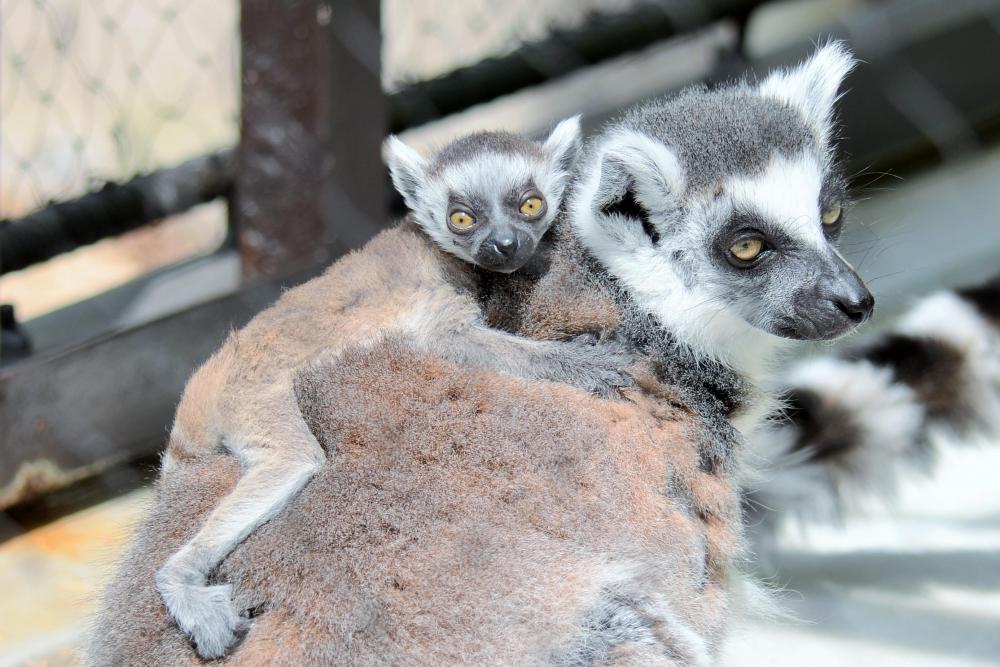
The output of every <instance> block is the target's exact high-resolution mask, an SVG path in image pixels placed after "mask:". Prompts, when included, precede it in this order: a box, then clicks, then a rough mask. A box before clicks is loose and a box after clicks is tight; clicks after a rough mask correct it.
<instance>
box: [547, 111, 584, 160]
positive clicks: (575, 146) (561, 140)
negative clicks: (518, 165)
mask: <svg viewBox="0 0 1000 667" xmlns="http://www.w3.org/2000/svg"><path fill="white" fill-rule="evenodd" d="M582 141H583V140H582V138H581V133H580V116H579V114H577V115H576V116H572V117H570V118H567V119H566V120H564V121H560V123H559V124H558V125H556V126H555V128H554V129H553V130H552V133H551V134H549V136H548V138H547V139H546V140H545V143H544V144H543V145H542V149H543V150H544V151H545V153H546V154H547V155H548V156H549V157H550V158H551V159H552V160H553V162H554V163H555V164H557V165H558V166H559V167H560V168H561V169H562V170H563V171H565V172H569V171H571V170H572V169H573V163H574V162H576V156H577V155H578V154H579V152H580V145H581V144H582Z"/></svg>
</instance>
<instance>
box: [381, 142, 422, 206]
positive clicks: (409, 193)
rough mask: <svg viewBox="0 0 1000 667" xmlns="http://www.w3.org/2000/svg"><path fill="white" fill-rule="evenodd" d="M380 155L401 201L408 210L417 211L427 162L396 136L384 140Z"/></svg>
mask: <svg viewBox="0 0 1000 667" xmlns="http://www.w3.org/2000/svg"><path fill="white" fill-rule="evenodd" d="M382 153H383V156H384V158H385V163H386V164H387V165H389V173H390V174H391V175H392V185H393V186H394V187H395V188H396V190H398V191H399V194H401V195H403V201H405V202H406V205H407V206H408V207H409V208H410V210H412V211H415V210H417V209H418V208H419V207H420V187H421V185H422V184H423V183H424V182H425V181H426V177H427V160H425V159H424V158H423V156H421V155H420V153H418V152H417V151H415V150H413V149H412V148H410V147H409V146H407V145H406V144H404V143H403V141H402V140H401V139H400V138H399V137H397V136H396V135H391V136H390V137H389V138H388V139H386V141H385V146H384V147H383V150H382Z"/></svg>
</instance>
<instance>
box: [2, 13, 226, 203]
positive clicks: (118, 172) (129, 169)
mask: <svg viewBox="0 0 1000 667" xmlns="http://www.w3.org/2000/svg"><path fill="white" fill-rule="evenodd" d="M238 9H239V7H238V3H237V2H235V0H232V1H230V2H197V1H196V0H162V1H155V0H88V1H87V2H72V1H68V0H5V1H4V2H2V3H0V25H2V26H3V40H2V41H0V86H2V88H0V114H2V122H3V133H2V139H0V217H13V216H17V215H21V214H24V213H26V212H28V211H29V210H31V209H33V208H35V207H37V206H39V205H40V204H43V203H45V202H46V201H48V200H52V199H62V198H65V197H68V196H73V195H76V194H80V193H82V192H84V191H85V190H87V189H88V187H90V186H92V185H93V184H95V183H96V182H100V181H104V180H109V179H116V180H117V179H123V178H127V177H129V176H132V175H134V174H135V173H137V172H139V171H145V170H149V169H153V168H156V167H158V166H162V165H166V164H170V163H173V162H178V161H180V160H183V159H185V158H189V157H192V156H194V155H198V154H201V153H205V152H208V151H209V150H212V149H214V148H217V147H220V146H224V145H229V144H232V143H234V142H235V141H236V137H237V127H238V123H237V109H238V106H237V105H238V85H239V78H238V62H239V60H238V58H239V49H238V30H237V21H238Z"/></svg>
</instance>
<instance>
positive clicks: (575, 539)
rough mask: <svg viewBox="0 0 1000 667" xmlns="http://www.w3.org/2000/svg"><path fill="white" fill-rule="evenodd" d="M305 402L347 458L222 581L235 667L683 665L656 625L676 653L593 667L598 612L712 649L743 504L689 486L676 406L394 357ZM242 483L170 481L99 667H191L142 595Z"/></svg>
mask: <svg viewBox="0 0 1000 667" xmlns="http://www.w3.org/2000/svg"><path fill="white" fill-rule="evenodd" d="M646 388H647V389H651V390H654V393H655V390H656V389H657V388H656V387H655V386H651V385H647V387H646ZM298 394H299V399H300V404H301V405H302V406H303V410H304V414H305V416H306V419H307V422H308V423H309V424H310V427H311V428H312V429H313V431H314V432H315V433H316V435H317V437H318V438H319V440H320V441H321V442H322V443H323V445H324V448H325V449H327V451H330V452H336V455H335V456H332V457H331V459H330V462H328V463H327V464H326V465H325V466H324V467H323V469H322V470H321V471H320V473H319V474H318V475H317V476H316V478H315V479H313V480H312V482H311V483H310V484H309V486H308V487H306V489H305V490H304V491H303V493H302V494H301V495H300V496H299V497H298V498H297V499H296V500H295V501H293V503H292V504H291V505H290V506H289V507H288V508H286V510H285V511H284V512H283V513H282V514H281V515H279V517H277V518H276V519H274V520H273V521H271V522H270V523H269V524H267V525H265V526H264V527H263V528H261V529H260V530H258V531H257V532H256V533H254V534H253V535H251V536H250V538H248V539H247V540H246V542H244V543H243V544H242V545H240V546H239V547H238V548H237V549H236V551H235V552H234V553H233V554H232V555H231V556H230V557H229V558H228V559H227V560H226V561H225V562H224V563H223V565H222V567H221V569H220V572H219V573H218V578H219V579H220V580H226V581H229V582H232V583H234V584H236V587H235V588H236V590H237V591H238V597H237V599H236V603H237V605H238V606H239V608H247V609H256V617H255V618H254V620H253V624H252V627H251V630H250V632H249V634H248V636H247V637H246V638H245V640H244V641H243V642H242V644H241V645H240V646H238V647H237V648H236V649H235V651H234V652H233V653H232V654H231V655H230V656H229V657H228V658H227V659H226V664H234V665H258V664H278V665H296V666H298V665H323V664H536V663H552V662H556V663H558V662H563V663H564V664H587V663H590V662H604V661H611V660H613V659H615V658H616V656H617V657H618V658H621V659H622V660H623V661H624V663H623V664H631V660H632V659H633V658H635V656H646V658H643V659H644V660H646V659H649V656H650V655H651V656H653V657H654V658H655V659H656V661H655V663H654V664H674V663H675V662H676V663H677V664H685V663H686V662H688V661H690V659H691V656H686V655H684V654H683V651H682V650H681V649H678V648H677V646H681V647H683V646H684V642H683V641H681V642H679V643H678V642H673V643H672V638H673V639H676V637H674V635H673V634H672V633H676V632H677V627H676V625H675V624H672V623H669V622H666V621H665V620H664V619H663V618H650V619H648V620H649V623H650V627H651V628H652V629H653V631H654V633H655V634H656V635H657V636H659V637H662V639H663V641H664V646H666V647H667V648H664V647H653V648H650V647H649V646H645V645H631V646H630V645H628V644H627V643H626V644H621V645H617V646H609V647H607V650H603V649H602V648H601V647H597V652H596V653H595V652H594V651H592V650H591V649H592V648H593V647H590V648H588V645H587V643H586V642H588V641H589V637H588V632H589V630H588V628H592V627H594V626H595V623H594V622H592V621H593V619H592V618H591V617H592V615H593V614H594V610H595V609H602V608H603V607H602V605H604V604H605V602H606V601H607V599H609V598H613V599H617V598H616V596H617V597H628V596H630V595H631V596H633V597H635V598H637V599H638V598H642V596H643V595H646V596H663V599H664V600H665V601H666V606H667V607H668V608H669V609H671V610H672V611H673V613H675V614H676V617H677V618H676V619H674V620H675V621H677V620H679V621H680V622H681V623H682V624H684V625H686V626H687V627H689V628H691V629H693V630H694V631H696V632H697V633H698V634H700V635H702V636H703V637H705V638H706V639H707V640H708V641H709V642H713V641H714V640H716V639H717V638H718V636H719V634H720V632H721V630H722V624H723V622H724V621H723V619H724V618H725V614H724V613H723V612H724V609H725V606H726V596H725V581H724V579H725V563H727V562H728V560H729V558H730V556H731V554H732V552H733V549H734V548H735V546H736V541H737V539H738V535H737V531H738V516H737V513H738V509H737V503H736V498H735V496H734V494H733V492H732V487H731V485H730V484H729V483H728V482H727V481H726V480H724V479H720V478H717V477H715V476H714V475H712V474H710V473H706V472H702V471H700V470H699V469H698V466H697V459H698V453H697V451H696V448H695V446H694V444H693V442H694V441H695V440H696V438H695V437H693V434H692V429H694V428H696V424H697V420H696V419H694V418H692V416H691V415H690V414H688V413H687V412H686V411H685V410H684V409H683V407H680V408H678V407H675V401H674V400H673V398H672V397H670V396H669V395H668V396H666V398H668V399H670V400H662V399H658V398H655V397H654V395H653V393H649V392H644V391H639V390H636V391H632V392H630V397H631V399H632V400H633V401H635V402H625V401H617V402H614V401H603V400H599V399H596V398H593V397H591V396H589V395H587V394H585V393H584V392H581V391H579V390H576V389H573V388H570V387H567V386H562V385H557V384H553V383H541V382H526V381H521V380H517V379H514V378H511V377H509V376H504V375H501V374H496V373H489V372H477V371H469V370H467V369H462V368H459V367H455V366H450V365H447V364H445V363H443V362H441V361H439V360H437V359H435V358H433V357H430V356H424V355H419V354H417V353H415V352H414V351H413V350H412V349H411V348H409V347H408V346H407V345H406V344H405V343H404V342H402V341H399V340H388V341H383V342H381V343H379V344H378V345H376V346H374V347H369V348H367V349H363V350H362V349H355V350H349V351H348V352H346V353H345V355H344V356H343V357H342V358H341V359H340V360H339V361H337V362H336V363H334V364H332V365H327V366H317V367H315V368H312V369H309V370H308V371H306V372H305V373H303V374H302V376H301V377H300V380H299V384H298ZM236 475H237V469H236V465H235V463H234V462H233V461H232V460H231V459H230V458H229V457H225V456H222V455H217V456H210V457H205V458H203V459H201V460H197V461H191V462H188V463H186V464H184V465H182V466H178V467H177V468H176V469H175V471H174V474H172V475H171V476H168V477H167V478H165V479H163V480H161V482H160V488H159V494H158V497H157V500H156V503H155V506H154V508H153V511H152V512H151V514H150V516H149V517H148V518H147V520H146V522H145V523H144V524H143V526H142V527H141V529H140V532H139V535H138V538H137V541H136V543H135V545H134V546H133V549H132V552H131V554H130V555H129V556H127V557H126V566H125V569H124V570H123V571H122V572H121V573H120V574H119V576H118V577H117V579H116V581H115V583H114V584H113V586H112V588H111V589H110V590H109V592H108V596H107V601H106V604H107V609H108V611H106V612H105V613H103V614H102V616H101V625H100V627H99V628H98V629H97V632H96V633H95V635H94V636H95V637H96V638H97V639H98V641H96V642H95V643H94V644H93V646H92V647H91V653H90V656H89V662H90V664H95V665H97V664H100V665H120V664H129V665H137V664H150V665H154V664H155V665H185V664H192V665H193V664H200V663H199V662H198V660H197V659H196V658H195V657H194V654H193V651H192V650H191V648H190V647H189V646H188V644H187V642H186V641H185V639H184V638H183V636H182V635H181V634H180V632H179V631H178V630H177V629H176V628H175V627H174V626H173V624H172V623H171V622H170V620H169V619H168V618H167V616H166V614H165V612H164V610H163V608H162V604H161V603H160V600H159V597H158V595H157V594H156V591H155V589H154V587H153V577H152V574H153V572H154V571H155V569H156V567H157V566H158V565H159V564H160V562H161V561H162V559H163V558H164V556H165V555H166V554H167V553H169V552H170V551H171V550H172V549H174V548H176V546H177V545H178V544H180V543H181V542H182V541H183V540H184V539H186V537H187V536H188V535H187V533H189V532H191V531H192V530H194V529H195V528H196V527H197V525H198V519H199V517H200V516H202V515H203V513H204V512H206V511H208V510H209V509H210V508H211V506H212V505H213V499H217V498H218V497H219V496H221V495H223V494H225V493H226V492H227V491H228V489H229V485H231V484H233V483H234V482H235V479H236ZM646 602H649V601H648V600H647V601H646ZM639 604H640V606H641V604H646V603H643V602H642V601H641V600H640V601H639ZM648 608H649V609H656V608H658V607H657V605H656V604H654V603H650V604H649V605H648ZM588 619H590V620H588ZM597 625H599V623H597ZM670 646H673V648H670ZM602 651H603V652H602ZM629 656H632V658H629ZM635 659H638V658H635Z"/></svg>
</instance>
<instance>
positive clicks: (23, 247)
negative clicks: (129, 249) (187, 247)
mask: <svg viewBox="0 0 1000 667" xmlns="http://www.w3.org/2000/svg"><path fill="white" fill-rule="evenodd" d="M233 159H234V151H233V150H232V149H229V150H224V151H220V152H218V153H214V154H211V155H204V156H201V157H197V158H194V159H192V160H188V161H187V162H184V163H182V164H180V165H177V166H176V167H170V168H167V169H159V170H157V171H154V172H151V173H149V174H141V175H139V176H136V177H135V178H133V179H131V180H129V181H127V182H125V183H114V182H110V181H109V182H107V183H105V184H104V186H103V187H102V188H101V189H100V190H96V191H94V192H89V193H87V194H85V195H83V196H81V197H77V198H75V199H70V200H67V201H63V202H55V203H51V204H49V205H47V206H45V207H44V208H41V209H39V210H37V211H35V212H34V213H31V214H29V215H26V216H24V217H23V218H16V219H12V220H0V274H3V273H7V272H8V271H17V270H18V269H23V268H24V267H26V266H30V265H32V264H36V263H38V262H43V261H45V260H47V259H49V258H50V257H55V256H56V255H58V254H60V253H64V252H68V251H70V250H73V249H74V248H78V247H80V246H82V245H87V244H88V243H94V242H96V241H100V240H101V239H103V238H107V237H109V236H117V235H119V234H121V233H123V232H127V231H128V230H130V229H135V228H136V227H142V226H143V225H147V224H149V223H150V222H154V221H156V220H160V219H162V218H165V217H167V216H170V215H174V214H176V213H183V212H184V211H186V210H188V209H189V208H191V207H192V206H195V205H197V204H201V203H203V202H207V201H211V200H213V199H216V198H217V197H222V196H225V195H227V194H228V193H229V189H230V187H231V186H232V183H233V173H234V171H235V169H234V164H233Z"/></svg>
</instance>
